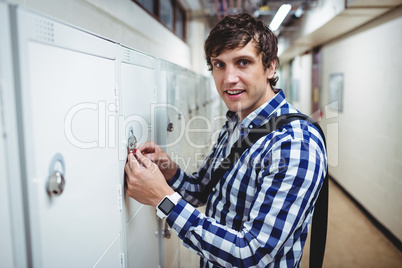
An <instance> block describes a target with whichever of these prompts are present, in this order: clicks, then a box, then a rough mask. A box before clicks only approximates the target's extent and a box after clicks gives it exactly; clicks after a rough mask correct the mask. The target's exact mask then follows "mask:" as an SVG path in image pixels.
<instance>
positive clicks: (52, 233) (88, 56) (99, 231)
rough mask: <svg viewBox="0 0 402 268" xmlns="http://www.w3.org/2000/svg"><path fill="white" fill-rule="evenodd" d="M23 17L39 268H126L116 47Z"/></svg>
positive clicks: (24, 94)
mask: <svg viewBox="0 0 402 268" xmlns="http://www.w3.org/2000/svg"><path fill="white" fill-rule="evenodd" d="M14 16H15V20H16V21H17V25H18V43H19V44H18V45H19V46H18V47H19V53H18V59H19V85H20V87H19V88H18V90H17V96H18V100H17V101H18V105H19V122H20V123H19V126H20V128H19V135H20V146H21V147H22V153H21V159H22V173H23V175H22V179H23V181H24V183H25V185H26V191H27V194H28V196H27V204H28V206H29V223H30V229H29V230H30V241H31V250H32V262H33V266H34V267H55V266H57V267H90V266H96V267H120V258H121V256H120V253H121V252H122V251H121V243H120V239H121V237H120V236H121V234H120V233H121V212H120V208H119V205H118V204H119V199H118V198H119V197H118V196H119V191H120V192H121V183H122V180H121V178H120V176H119V175H120V174H119V164H120V163H119V161H118V148H117V146H116V145H115V142H114V141H113V139H114V138H115V137H116V129H115V126H114V125H113V124H109V121H111V122H114V121H115V120H114V121H113V120H111V119H112V118H114V117H115V116H116V96H115V95H116V94H115V88H116V86H115V84H116V82H115V72H116V70H115V60H114V59H115V54H116V47H117V46H116V44H114V43H111V42H109V41H106V40H104V39H101V38H98V37H96V36H94V35H91V34H88V33H86V32H83V31H80V30H78V29H75V28H73V27H71V26H68V25H65V24H63V23H60V22H56V21H53V20H51V19H48V18H45V17H42V16H39V15H37V14H34V13H32V12H30V11H27V10H24V9H21V8H16V9H15V10H14ZM57 172H59V173H57ZM60 174H61V175H60ZM63 179H64V182H65V184H64V189H63ZM62 189H63V191H62V192H61V190H62Z"/></svg>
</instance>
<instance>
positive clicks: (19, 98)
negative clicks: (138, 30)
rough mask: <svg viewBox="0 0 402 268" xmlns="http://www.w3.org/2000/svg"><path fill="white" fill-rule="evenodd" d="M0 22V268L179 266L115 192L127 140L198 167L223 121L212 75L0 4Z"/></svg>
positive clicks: (145, 210) (144, 218)
mask: <svg viewBox="0 0 402 268" xmlns="http://www.w3.org/2000/svg"><path fill="white" fill-rule="evenodd" d="M0 20H1V21H0V33H1V34H0V79H1V80H0V81H1V84H0V86H1V87H0V90H1V94H0V104H1V109H0V116H1V117H0V118H1V122H0V133H1V134H2V135H1V138H0V149H1V155H0V163H1V172H0V183H1V184H0V191H1V192H0V199H1V200H0V201H1V202H0V203H1V207H0V214H1V215H0V222H1V228H0V229H1V230H0V237H2V239H0V240H1V241H0V267H28V266H33V267H55V266H57V267H163V266H165V267H178V265H179V263H180V255H181V254H186V253H181V254H179V243H180V242H179V241H178V239H177V237H175V235H174V234H170V235H169V232H170V230H168V227H167V226H166V224H165V222H162V221H160V220H157V218H156V216H155V209H154V208H152V207H147V206H143V205H141V204H139V203H138V202H136V201H134V200H133V199H130V198H127V197H125V195H124V164H125V161H126V157H127V145H128V139H129V138H130V137H131V138H133V137H132V136H134V137H135V139H136V142H137V143H138V144H139V143H142V142H145V141H147V140H154V141H156V142H157V143H159V144H161V145H162V147H163V148H165V149H166V150H167V151H168V152H169V154H171V155H172V157H175V156H180V158H179V157H177V158H176V160H177V161H178V162H179V165H180V166H182V167H183V168H184V169H186V170H188V171H190V172H191V171H193V170H195V169H197V167H199V165H200V163H201V161H202V158H203V157H205V154H206V153H207V152H208V150H209V146H210V145H211V139H212V140H213V138H214V134H216V130H217V129H219V128H220V125H221V124H222V116H220V115H221V114H222V111H223V108H222V104H221V103H220V102H219V101H218V99H219V98H217V97H216V95H214V94H213V86H212V84H211V79H210V78H209V77H205V76H202V75H198V74H195V73H193V72H191V71H189V70H186V69H184V68H181V67H179V66H176V65H174V64H172V63H168V62H165V61H163V60H160V59H157V58H154V57H152V56H149V55H145V54H143V53H141V52H138V51H136V50H134V49H132V48H129V47H126V46H124V45H122V44H120V43H118V42H115V41H112V40H108V39H106V38H104V37H101V36H97V35H96V34H94V33H89V32H86V31H84V30H82V29H78V28H75V27H73V26H71V25H68V24H65V23H63V22H60V21H56V20H54V19H52V18H48V17H46V16H43V15H41V14H37V13H36V12H34V11H31V10H27V9H24V8H21V7H18V6H13V5H8V4H7V3H5V2H0ZM180 161H182V162H180ZM169 236H170V239H165V238H164V237H166V238H167V237H169Z"/></svg>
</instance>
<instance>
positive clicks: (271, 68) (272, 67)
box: [266, 60, 276, 79]
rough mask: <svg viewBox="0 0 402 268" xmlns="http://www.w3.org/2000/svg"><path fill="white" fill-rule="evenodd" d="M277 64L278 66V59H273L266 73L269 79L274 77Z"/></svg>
mask: <svg viewBox="0 0 402 268" xmlns="http://www.w3.org/2000/svg"><path fill="white" fill-rule="evenodd" d="M275 66H276V61H275V60H273V61H271V63H270V64H269V68H268V69H267V70H266V75H267V78H268V79H271V78H272V77H274V74H275Z"/></svg>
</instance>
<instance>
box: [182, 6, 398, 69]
mask: <svg viewBox="0 0 402 268" xmlns="http://www.w3.org/2000/svg"><path fill="white" fill-rule="evenodd" d="M180 1H181V3H182V4H183V6H184V7H185V8H186V9H187V10H188V11H189V12H190V14H191V16H192V18H202V19H203V20H204V21H205V23H206V25H207V28H208V27H209V28H212V27H213V26H214V25H215V24H216V23H217V22H218V20H219V19H220V18H222V17H223V16H224V15H228V14H239V13H243V12H247V13H250V14H253V15H254V16H255V17H258V18H259V19H261V20H263V21H264V22H265V23H266V24H268V25H269V24H270V22H271V21H272V18H273V17H274V15H275V14H276V12H277V10H278V9H279V7H280V6H281V5H282V4H291V5H292V8H291V11H290V12H289V14H288V15H287V16H286V18H285V20H284V21H283V23H282V25H281V26H280V27H279V29H278V30H277V31H275V34H276V35H277V36H278V38H279V45H278V46H279V51H278V55H279V58H280V60H281V62H283V63H284V62H288V61H290V60H291V59H292V58H294V57H295V56H297V55H301V54H304V53H306V52H307V51H309V50H311V49H313V48H315V47H317V46H321V45H322V44H325V43H327V42H330V41H331V40H333V39H335V38H337V37H340V36H342V35H344V34H346V33H348V32H350V31H352V30H354V29H356V28H358V27H360V26H362V25H364V24H366V23H368V22H370V21H371V20H373V19H375V18H377V17H379V16H380V15H382V14H384V13H386V12H390V11H391V10H392V9H394V8H398V7H400V6H402V0H381V1H379V0H180ZM299 11H302V12H299Z"/></svg>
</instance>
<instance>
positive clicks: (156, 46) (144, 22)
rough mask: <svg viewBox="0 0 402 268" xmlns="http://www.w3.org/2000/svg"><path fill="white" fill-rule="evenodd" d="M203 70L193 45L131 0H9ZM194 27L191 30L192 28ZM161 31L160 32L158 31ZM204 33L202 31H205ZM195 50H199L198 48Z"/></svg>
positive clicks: (147, 51)
mask: <svg viewBox="0 0 402 268" xmlns="http://www.w3.org/2000/svg"><path fill="white" fill-rule="evenodd" d="M8 2H9V3H14V4H19V5H20V6H24V7H27V8H30V9H34V10H37V11H38V12H40V13H42V14H45V15H48V16H51V17H53V18H56V19H58V20H61V21H64V22H67V23H70V24H72V25H74V26H77V27H79V28H82V29H85V30H87V31H90V32H93V33H96V34H98V35H101V36H104V37H106V38H109V39H111V40H117V41H119V42H120V43H122V44H124V45H126V46H128V47H133V48H135V49H137V50H139V51H142V52H145V53H146V54H149V55H152V56H154V57H157V58H161V59H164V60H167V61H170V62H173V63H175V64H178V65H181V66H183V67H185V68H189V69H191V70H193V71H195V72H198V73H202V72H203V71H204V69H202V67H201V68H200V64H198V63H196V64H195V65H194V66H193V65H192V61H193V60H192V59H191V55H190V53H192V52H194V53H198V54H199V53H203V52H202V50H201V51H199V48H197V47H195V48H194V49H193V51H192V48H191V47H190V46H189V45H188V44H186V43H185V42H183V41H182V40H181V39H180V38H179V37H177V36H176V35H175V34H173V33H172V32H171V31H170V30H169V29H167V28H166V27H165V26H163V25H162V24H161V23H159V22H158V21H156V20H155V19H154V18H153V17H152V16H151V15H149V14H148V13H147V12H146V11H144V10H143V9H142V8H140V7H139V6H138V5H137V4H135V3H134V2H132V1H131V0H8ZM192 28H193V27H191V28H190V29H189V30H190V31H191V29H192ZM155 33H157V34H155ZM201 34H202V33H201ZM194 50H195V51H194Z"/></svg>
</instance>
